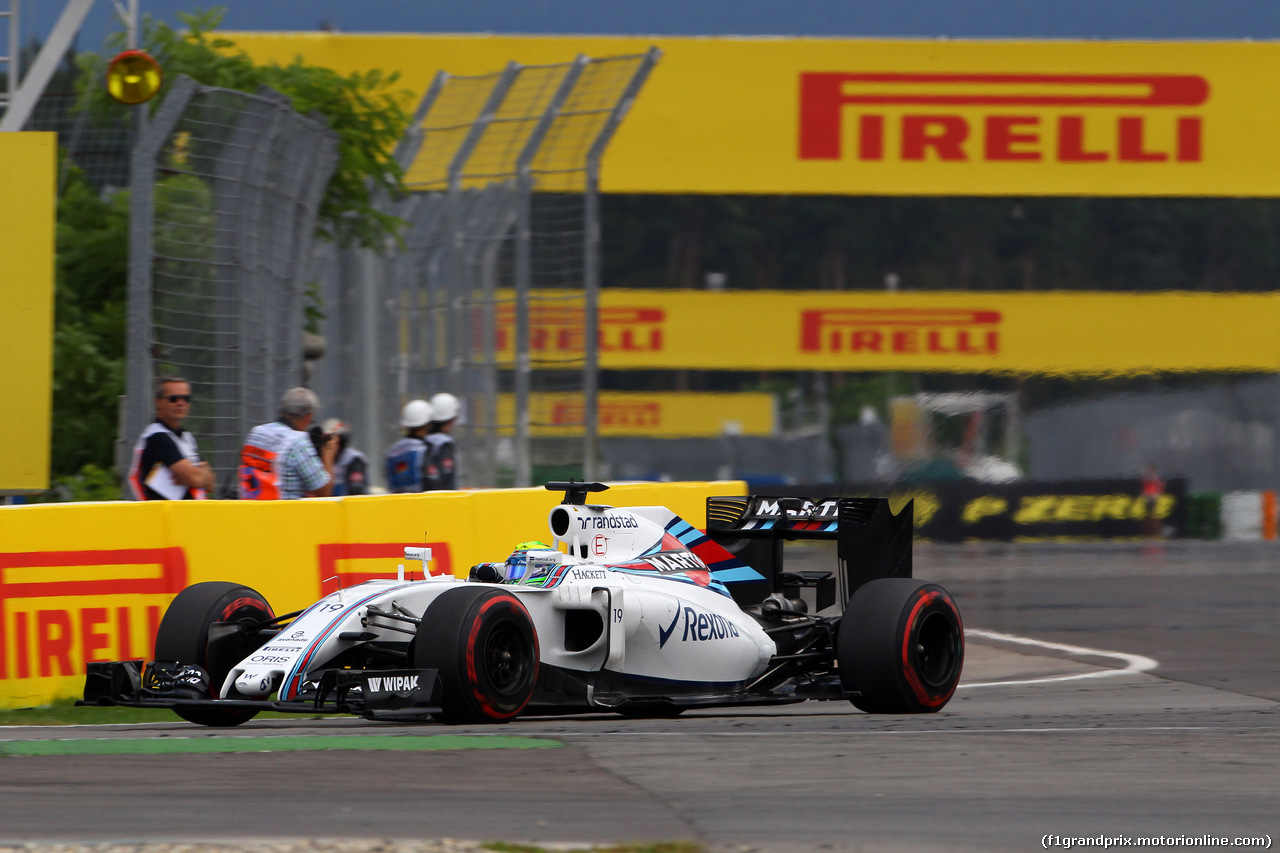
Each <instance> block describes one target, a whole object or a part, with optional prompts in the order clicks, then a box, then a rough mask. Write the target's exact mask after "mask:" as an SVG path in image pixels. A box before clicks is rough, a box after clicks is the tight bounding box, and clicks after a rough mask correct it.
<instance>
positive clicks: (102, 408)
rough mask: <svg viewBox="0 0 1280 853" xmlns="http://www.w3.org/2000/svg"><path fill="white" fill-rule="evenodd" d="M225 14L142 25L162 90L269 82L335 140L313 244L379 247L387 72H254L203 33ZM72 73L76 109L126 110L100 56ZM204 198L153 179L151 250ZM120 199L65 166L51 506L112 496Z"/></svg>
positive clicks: (388, 231)
mask: <svg viewBox="0 0 1280 853" xmlns="http://www.w3.org/2000/svg"><path fill="white" fill-rule="evenodd" d="M222 15H223V12H222V10H220V9H215V10H213V11H207V12H197V13H195V14H192V15H179V17H180V18H181V19H182V21H183V22H184V23H185V24H186V26H187V27H189V31H186V32H180V31H176V30H174V29H172V28H170V27H169V26H168V25H167V24H165V23H163V22H157V21H153V20H150V19H148V20H147V21H146V22H145V23H144V27H143V32H144V37H143V44H144V46H145V48H146V49H147V50H148V52H150V53H151V54H152V55H153V56H155V57H156V59H157V60H158V61H159V62H160V64H161V66H162V67H163V69H164V71H165V75H166V86H167V85H168V84H171V83H172V81H173V80H174V79H175V78H176V77H177V75H179V74H187V75H188V76H190V77H192V78H194V79H196V80H197V81H199V82H201V83H203V84H205V85H209V86H217V87H222V88H227V89H236V90H240V91H247V92H256V91H258V90H259V88H260V87H262V86H268V87H270V88H272V89H275V90H276V91H278V92H280V93H282V94H284V95H285V96H286V97H288V98H289V99H290V100H291V102H292V104H293V106H294V107H295V108H296V109H297V110H298V111H299V112H302V113H304V114H312V115H317V116H319V117H320V118H321V119H322V120H324V121H325V122H327V123H328V125H329V126H330V127H331V128H332V129H333V130H334V131H335V132H336V133H337V134H338V139H339V143H338V151H339V163H338V167H337V170H336V172H335V174H334V175H333V177H332V178H331V179H330V181H329V184H328V187H327V189H326V192H325V195H324V197H323V200H322V203H321V210H320V220H319V223H318V226H317V227H318V229H319V230H320V232H321V236H323V237H327V238H328V239H331V240H333V241H335V242H337V243H339V244H341V245H344V246H347V245H362V246H367V247H379V246H381V245H382V244H383V242H384V241H385V240H386V239H387V238H388V237H389V236H392V235H394V234H396V233H397V230H398V227H399V224H400V222H399V220H397V219H395V218H394V217H391V216H388V215H387V214H385V213H382V212H380V211H378V210H375V209H374V207H373V200H374V198H375V196H376V195H377V194H379V193H388V194H395V193H398V192H399V191H400V187H401V177H402V175H401V170H400V168H399V166H398V165H397V164H396V162H395V161H394V160H393V159H392V158H391V152H392V151H393V149H394V146H395V145H396V143H397V142H398V141H399V139H400V138H401V136H402V135H403V133H404V130H405V128H406V126H407V124H408V115H407V113H406V112H405V104H406V102H407V99H408V96H409V93H407V92H402V91H397V90H395V89H394V85H395V81H396V76H395V75H385V74H383V73H382V72H380V71H369V72H366V73H357V74H350V75H346V76H344V75H341V74H338V73H336V72H334V71H331V70H328V69H325V68H317V67H313V66H308V65H305V64H303V62H302V61H301V59H298V60H295V61H294V62H293V63H291V64H289V65H285V66H281V65H275V64H270V65H255V64H254V63H253V62H252V61H251V60H250V59H249V58H248V56H246V55H245V54H244V53H243V52H240V51H236V50H235V45H234V44H233V43H232V42H231V41H230V40H229V39H225V38H221V37H217V36H214V35H213V34H212V31H213V30H214V29H215V28H216V27H217V26H218V24H220V23H221V20H222ZM117 47H123V44H118V45H117ZM76 66H77V68H78V77H77V80H76V85H77V88H78V90H79V92H80V103H81V105H82V108H87V109H89V110H90V111H91V112H92V114H93V115H94V116H95V117H96V118H97V119H99V120H103V121H106V122H108V123H110V122H118V121H120V120H121V119H122V117H123V116H124V115H126V114H125V113H124V112H123V109H124V108H122V107H121V105H120V104H117V103H116V102H114V101H112V100H111V99H110V98H109V97H108V96H107V95H106V93H105V87H103V85H102V80H103V75H104V73H105V69H106V58H104V57H103V56H99V55H96V54H80V55H79V56H78V57H76ZM69 73H70V72H69ZM163 96H164V90H162V92H161V95H160V96H159V97H158V98H156V99H155V100H153V101H152V104H151V105H152V107H153V108H154V107H155V106H157V105H158V104H160V103H161V102H162V101H163ZM207 193H208V189H207V187H204V186H203V185H202V184H200V182H199V181H192V180H191V179H190V178H188V177H185V176H182V175H174V176H171V177H168V178H164V179H162V180H161V182H160V184H159V186H158V196H161V197H162V198H161V199H160V201H158V208H160V207H163V205H164V204H166V201H165V200H166V199H167V200H169V202H168V203H169V206H170V207H171V208H173V209H172V210H171V211H170V212H169V213H168V214H166V215H165V216H162V217H161V218H162V220H163V222H164V224H163V227H161V228H160V230H159V231H158V232H157V234H156V241H157V247H158V248H159V249H160V250H163V248H164V245H165V243H166V241H168V240H189V239H190V238H189V234H188V233H187V232H190V231H191V230H192V228H191V226H195V225H198V224H199V222H197V221H193V220H194V219H199V218H200V217H205V216H208V215H209V214H208V212H207V211H208V209H209V208H210V206H211V205H210V203H209V201H208V199H207V198H205V197H204V196H207ZM128 198H129V197H128V193H127V192H118V193H115V194H114V195H112V196H110V197H107V198H104V197H102V196H100V195H98V194H97V193H96V192H95V190H94V189H93V188H92V187H91V186H90V185H89V184H88V182H87V181H86V180H85V178H84V176H83V175H82V174H81V173H80V172H79V171H77V170H75V169H74V168H72V169H70V170H69V171H68V172H67V174H66V176H65V177H64V179H63V190H62V195H61V198H60V199H59V202H58V225H57V246H58V249H57V252H58V257H57V295H56V301H57V307H56V319H55V332H54V388H53V452H52V473H53V479H54V482H55V488H54V490H53V491H52V492H51V493H50V495H49V496H48V497H50V498H53V499H58V498H62V499H72V500H86V499H105V498H110V497H117V496H118V495H119V487H118V485H117V484H116V483H115V482H114V478H113V477H112V476H111V474H110V473H108V472H110V471H111V470H112V468H113V466H114V442H115V438H116V431H117V416H118V405H117V402H118V397H119V395H120V394H122V393H123V391H124V352H125V326H126V322H125V308H126V296H125V293H126V282H127V277H128V248H129V239H128V233H129V227H128V221H129V200H128ZM187 254H188V255H189V254H190V252H189V251H188V252H187ZM163 308H164V306H157V309H158V310H163ZM313 310H314V311H318V310H319V307H318V306H315V307H314V309H313ZM309 316H310V315H309ZM312 320H314V317H312Z"/></svg>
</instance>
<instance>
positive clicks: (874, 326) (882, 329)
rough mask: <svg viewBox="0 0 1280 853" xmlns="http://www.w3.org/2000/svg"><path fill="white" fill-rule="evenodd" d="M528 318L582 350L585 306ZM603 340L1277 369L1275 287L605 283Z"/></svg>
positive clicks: (535, 334)
mask: <svg viewBox="0 0 1280 853" xmlns="http://www.w3.org/2000/svg"><path fill="white" fill-rule="evenodd" d="M507 307H508V308H509V306H507ZM513 324H514V312H513V311H510V310H504V311H500V312H499V314H498V334H497V336H496V341H497V344H498V351H499V357H500V358H502V359H505V360H507V361H509V360H510V359H511V357H512V342H513V340H514V337H515V335H514V325H513ZM530 325H531V328H530V344H531V347H532V348H533V350H534V351H535V353H536V354H538V355H540V356H543V357H547V358H566V357H572V356H573V355H575V354H576V355H580V354H581V353H582V346H583V333H582V329H583V320H582V308H581V307H580V306H574V305H572V304H571V303H555V304H550V303H544V304H537V303H536V302H535V304H534V306H533V307H532V309H531V311H530ZM599 348H600V366H601V367H602V368H604V369H607V370H629V369H694V370H829V371H877V370H910V371H938V372H948V373H1008V374H1051V375H1063V376H1073V375H1094V376H1107V375H1122V374H1135V373H1160V372H1189V371H1249V372H1273V371H1277V370H1280V294H1275V293H1253V294H1242V293H1232V294H1213V293H1182V292H1171V293H1142V294H1137V293H1094V292H1075V291H1051V292H1045V293H1023V292H1012V293H1009V292H991V291H931V292H922V293H882V292H868V291H856V292H855V291H732V292H731V291H698V290H622V289H617V290H615V289H605V290H603V291H602V292H601V295H600V313H599Z"/></svg>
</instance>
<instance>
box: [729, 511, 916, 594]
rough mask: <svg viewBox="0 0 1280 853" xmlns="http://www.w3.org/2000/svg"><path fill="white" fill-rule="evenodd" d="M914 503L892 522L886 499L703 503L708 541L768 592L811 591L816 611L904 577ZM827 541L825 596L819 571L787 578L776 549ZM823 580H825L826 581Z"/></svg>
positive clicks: (907, 574) (907, 568) (907, 572)
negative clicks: (830, 567) (831, 559)
mask: <svg viewBox="0 0 1280 853" xmlns="http://www.w3.org/2000/svg"><path fill="white" fill-rule="evenodd" d="M912 518H913V503H912V502H908V503H907V505H906V506H905V507H903V508H902V510H901V511H900V512H899V513H898V514H897V515H894V513H893V511H892V510H890V509H889V501H888V499H886V498H822V499H820V500H811V499H808V498H794V497H769V496H767V495H748V496H747V497H736V496H734V497H711V498H707V537H708V538H710V539H711V540H712V541H713V542H715V543H717V544H718V545H720V546H722V547H724V548H725V549H726V550H728V551H730V552H732V553H733V554H735V555H736V556H737V557H738V559H740V560H742V561H743V562H745V563H747V564H748V565H750V566H751V567H752V568H753V569H755V570H756V571H758V572H760V574H762V575H764V576H765V577H766V578H768V579H769V582H770V586H771V588H770V589H769V590H767V591H765V592H764V593H763V594H762V595H760V598H763V597H764V596H765V595H767V594H768V593H769V592H784V590H785V588H787V587H804V586H809V587H814V588H815V589H816V595H817V599H818V608H817V609H819V610H822V609H825V607H824V603H825V605H826V606H830V605H831V604H833V603H834V599H835V598H837V597H838V598H839V601H840V604H841V606H842V607H843V605H844V603H845V602H847V601H848V600H849V596H851V595H853V593H854V592H855V591H856V590H857V589H858V587H860V586H862V585H863V584H864V583H866V582H867V581H870V580H875V579H876V578H909V577H911V540H912V533H913V527H912ZM805 539H810V540H812V539H826V540H832V539H834V540H835V542H836V555H837V557H838V559H839V563H840V571H839V573H838V575H837V576H836V579H835V580H836V587H837V588H836V589H835V590H833V591H828V592H825V593H824V590H823V587H824V584H823V583H822V579H821V578H820V577H818V576H820V575H823V574H828V573H822V572H798V573H796V572H786V571H783V564H782V543H783V542H784V541H795V540H805ZM828 576H829V574H828Z"/></svg>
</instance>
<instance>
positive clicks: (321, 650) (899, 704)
mask: <svg viewBox="0 0 1280 853" xmlns="http://www.w3.org/2000/svg"><path fill="white" fill-rule="evenodd" d="M547 488H548V489H550V490H556V491H564V492H565V498H564V501H563V502H562V503H560V504H559V505H557V506H555V507H554V508H553V509H552V510H551V511H550V514H549V516H548V523H549V526H550V533H551V538H552V544H551V545H550V546H547V545H543V544H542V543H537V542H532V543H523V544H522V545H521V546H520V547H518V548H517V549H516V551H515V553H513V554H512V555H511V556H510V557H508V558H507V559H506V560H505V561H503V562H495V563H480V564H478V565H477V566H475V567H473V568H472V570H471V576H470V577H469V578H468V579H467V580H462V579H459V578H454V577H451V576H449V577H430V576H426V575H427V572H426V568H427V562H428V560H429V559H430V554H429V551H428V549H425V548H406V549H405V552H406V558H408V559H417V560H421V561H422V565H423V570H424V571H423V574H424V579H422V580H405V578H404V568H403V566H401V567H400V572H399V577H398V578H396V579H387V580H370V581H367V582H365V583H362V584H360V585H358V586H354V587H349V588H347V589H343V590H339V591H338V592H335V593H333V594H331V595H328V596H326V597H324V598H323V599H321V600H320V601H318V602H316V603H315V604H313V605H312V606H311V607H308V608H307V609H306V610H302V611H299V612H297V613H290V614H286V615H284V616H276V615H275V613H274V612H273V611H272V609H271V606H270V605H269V604H268V603H267V602H266V600H265V599H263V597H262V596H261V595H259V594H258V593H257V592H255V591H253V590H252V589H249V588H248V587H245V586H241V585H239V584H235V583H225V582H210V583H199V584H195V585H194V586H191V587H188V588H187V589H185V590H183V591H182V592H181V593H179V594H178V596H177V597H176V598H175V599H174V601H173V603H172V604H171V605H170V607H169V609H168V610H167V611H166V612H165V615H164V618H163V619H162V620H161V623H160V627H159V632H158V634H157V637H156V645H155V654H156V657H157V660H155V661H151V662H147V663H146V664H145V665H144V662H143V661H116V662H112V663H101V664H90V665H89V670H88V674H87V677H86V681H85V692H84V702H83V704H96V705H130V706H135V707H169V708H172V709H173V710H174V711H175V712H176V713H177V714H178V715H179V716H180V717H182V718H184V719H186V720H189V721H191V722H194V723H200V724H203V725H207V726H232V725H238V724H240V723H243V722H245V721H246V720H249V719H250V718H252V717H253V716H254V715H255V714H257V713H258V712H259V711H262V710H274V711H297V712H303V713H308V714H316V713H350V714H358V715H361V716H364V717H367V718H371V719H372V718H379V719H382V718H400V719H406V718H408V719H421V718H426V717H428V716H430V717H434V718H435V719H437V720H440V721H442V722H445V723H501V722H506V721H508V720H511V719H513V718H514V717H516V716H517V715H520V714H547V713H575V712H583V711H592V710H597V711H599V710H604V711H614V712H618V713H621V714H625V715H631V716H675V715H677V714H679V713H680V712H682V711H684V710H686V709H688V708H699V707H714V706H734V705H744V706H745V705H765V704H780V703H790V702H799V701H803V700H806V699H839V700H848V701H850V702H852V703H853V704H854V705H855V706H857V707H858V708H860V709H862V710H864V711H869V712H875V713H892V714H901V713H922V712H931V711H937V710H939V709H940V708H942V707H943V706H944V705H945V704H946V703H947V701H948V700H949V699H950V698H951V695H952V693H953V692H954V691H955V688H956V683H957V681H959V678H960V669H961V665H962V663H963V658H964V632H963V628H962V626H961V621H960V613H959V610H958V609H957V608H956V604H955V602H954V601H953V600H952V598H951V596H950V595H949V594H948V593H947V591H946V590H944V589H943V588H942V587H940V586H938V585H936V584H932V583H927V582H925V581H919V580H914V579H912V577H911V536H912V525H911V507H910V505H908V506H907V508H906V509H904V510H903V511H902V512H901V513H900V514H898V515H897V516H895V515H893V514H892V513H891V512H890V510H889V507H888V502H887V501H885V500H884V499H882V498H831V499H826V500H817V501H813V500H803V499H798V498H771V497H763V496H751V497H713V498H708V499H707V522H708V529H707V531H706V533H705V534H704V533H703V532H701V531H699V530H698V529H696V528H695V527H693V526H692V525H691V524H689V523H688V522H686V521H684V520H683V519H681V518H680V517H678V516H677V515H676V514H675V513H673V512H671V511H670V510H668V509H666V508H664V507H652V506H650V507H629V508H625V509H621V508H613V507H609V506H602V505H598V504H591V503H587V495H588V494H589V493H591V492H598V491H602V490H604V489H605V488H607V487H606V486H604V485H603V484H600V483H578V482H573V481H570V482H568V483H548V484H547ZM796 539H834V540H836V542H837V556H838V562H839V569H838V571H835V572H812V571H810V572H788V571H784V570H783V568H782V550H783V549H782V543H783V542H784V541H785V540H796ZM273 697H274V698H273Z"/></svg>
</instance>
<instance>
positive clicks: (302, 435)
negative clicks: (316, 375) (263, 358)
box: [240, 388, 338, 501]
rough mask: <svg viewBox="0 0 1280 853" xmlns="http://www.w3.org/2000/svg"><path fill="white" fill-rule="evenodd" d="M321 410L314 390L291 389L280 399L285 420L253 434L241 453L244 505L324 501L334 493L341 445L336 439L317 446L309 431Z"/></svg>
mask: <svg viewBox="0 0 1280 853" xmlns="http://www.w3.org/2000/svg"><path fill="white" fill-rule="evenodd" d="M319 408H320V401H319V399H318V398H317V397H316V395H315V393H314V392H313V391H311V389H309V388H290V389H289V390H288V391H285V392H284V395H283V396H282V397H281V398H280V419H279V420H277V421H272V422H271V423H268V424H261V425H259V426H256V427H254V428H253V429H251V430H250V431H249V435H248V436H246V437H245V441H244V447H243V448H241V450H240V498H241V500H263V501H267V500H278V499H279V500H294V499H297V498H303V497H325V496H326V495H328V494H330V493H331V492H332V491H333V460H334V457H335V456H336V455H337V452H338V442H337V440H336V439H335V437H334V436H328V437H326V438H324V439H322V440H320V441H316V442H313V441H312V438H311V436H310V434H308V432H307V428H308V427H310V426H311V422H312V421H314V420H315V417H316V411H317V410H318V409H319ZM317 445H318V448H317Z"/></svg>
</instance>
